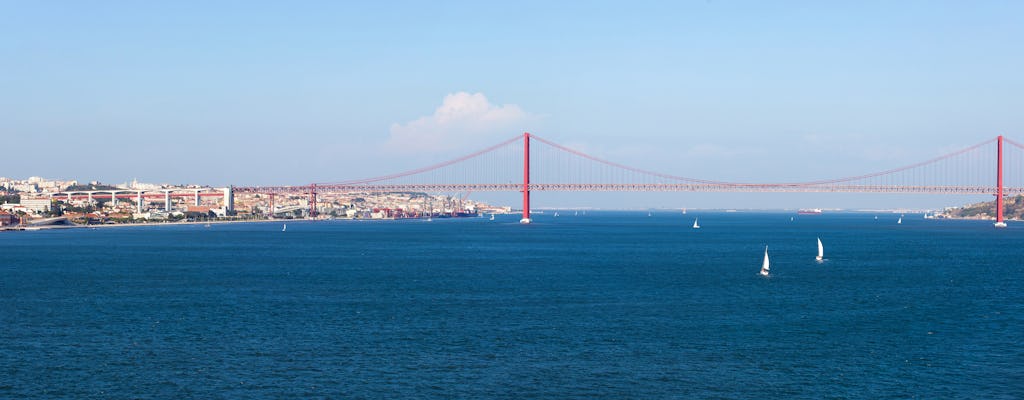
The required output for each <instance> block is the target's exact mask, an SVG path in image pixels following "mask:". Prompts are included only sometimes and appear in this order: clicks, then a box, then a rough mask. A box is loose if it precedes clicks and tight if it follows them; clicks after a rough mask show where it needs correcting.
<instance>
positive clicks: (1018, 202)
mask: <svg viewBox="0 0 1024 400" xmlns="http://www.w3.org/2000/svg"><path fill="white" fill-rule="evenodd" d="M945 215H946V216H947V217H950V218H976V219H995V217H996V202H995V200H993V201H985V202H981V203H974V204H969V205H966V206H963V207H960V208H950V209H948V210H946V212H945ZM1003 216H1004V217H1005V218H1006V219H1024V196H1017V197H1007V198H1006V200H1005V201H1004V202H1003Z"/></svg>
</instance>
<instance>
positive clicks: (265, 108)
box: [0, 2, 1024, 208]
mask: <svg viewBox="0 0 1024 400" xmlns="http://www.w3.org/2000/svg"><path fill="white" fill-rule="evenodd" d="M8 8H9V9H10V10H11V11H12V15H16V16H18V17H19V18H12V21H11V23H10V24H7V26H6V27H4V28H0V29H2V30H4V31H6V32H4V33H5V34H4V35H2V36H3V38H0V52H2V53H3V54H4V59H5V60H8V63H7V65H6V68H8V69H9V72H10V73H6V74H3V77H0V84H2V86H4V87H5V88H7V89H8V90H5V91H4V92H5V94H3V95H0V105H2V106H3V107H4V108H5V109H6V110H9V112H10V118H5V122H3V123H2V124H3V127H4V130H5V131H8V132H10V133H11V137H14V138H17V139H16V140H17V142H16V143H17V144H18V148H19V149H20V150H19V151H15V152H12V154H11V155H10V156H9V157H7V163H5V173H4V175H6V176H17V177H28V176H47V177H51V178H62V179H78V180H80V181H90V180H100V181H104V182H123V181H128V180H131V179H132V178H136V177H137V178H139V179H143V180H146V181H152V182H194V183H200V184H207V185H212V186H227V185H281V184H286V185H301V184H308V183H311V182H330V181H340V180H346V179H357V178H365V177H370V176H379V175H384V174H388V173H393V172H398V171H403V170H407V169H411V168H415V167H420V166H423V165H426V164H432V163H434V162H437V161H442V160H446V159H450V158H453V157H455V156H458V155H462V154H465V153H468V152H470V151H473V150H476V149H477V148H479V147H482V146H485V145H489V144H492V143H494V142H497V141H500V140H502V139H505V138H508V137H512V136H515V135H517V134H521V133H522V132H525V131H529V132H532V133H536V134H538V135H541V136H543V137H546V138H549V139H551V140H554V141H557V142H559V143H563V144H565V145H568V146H570V147H573V148H578V149H580V150H584V151H586V152H588V153H590V154H594V155H597V156H600V157H602V158H606V159H609V160H614V161H616V162H621V163H623V164H627V165H631V166H636V167H640V168H645V169H650V170H656V171H660V172H665V173H673V174H677V175H684V176H693V177H698V178H705V179H719V180H728V181H761V182H764V181H779V180H784V181H800V180H811V179H823V178H833V177H840V176H849V175H856V174H860V173H866V172H873V171H877V170H885V169H888V168H893V167H898V166H901V165H905V164H909V163H913V162H917V161H921V160H924V159H928V158H930V157H933V156H936V155H939V154H943V153H945V152H948V151H950V150H954V149H957V148H960V147H965V146H968V145H971V144H974V143H977V142H979V141H982V140H986V139H989V138H991V137H994V136H995V135H998V134H1004V135H1007V136H1008V137H1011V138H1014V137H1021V138H1022V139H1024V130H1022V129H1021V127H1022V126H1021V125H1022V124H1021V121H1020V120H1019V118H1017V117H1016V116H1015V110H1017V109H1019V108H1020V106H1021V104H1020V100H1019V98H1018V97H1017V96H1015V93H1016V92H1018V91H1019V90H1020V89H1021V86H1022V84H1021V81H1020V80H1019V79H1018V78H1016V76H1015V72H1016V71H1018V70H1020V69H1021V67H1022V66H1024V63H1022V56H1021V55H1020V53H1019V52H1018V51H1015V49H1016V43H1018V42H1019V40H1020V39H1021V38H1024V35H1022V33H1024V30H1022V28H1021V27H1020V26H1019V24H1017V23H1016V21H1014V17H1013V16H1014V15H1019V11H1021V8H1022V6H1021V5H1019V4H1017V3H1011V2H987V3H979V4H964V3H955V2H928V3H924V2H919V3H912V2H907V3H896V4H889V3H881V2H878V3H861V4H856V5H854V4H849V5H837V4H805V3H793V2H784V3H776V4H760V3H755V2H700V3H687V4H659V3H642V4H640V5H629V6H626V5H624V4H615V3H599V4H594V5H591V6H590V8H587V9H582V8H580V7H576V6H573V5H571V4H565V5H557V4H555V5H552V4H545V3H520V4H516V5H480V4H472V3H444V4H441V5H421V4H415V3H408V4H401V5H400V6H394V5H370V4H355V5H351V4H333V3H326V2H325V3H305V4H302V5H278V4H272V3H246V4H245V5H244V6H242V7H237V6H233V5H228V4H220V5H211V4H203V3H189V2H183V3H175V4H131V3H106V4H104V5H102V6H97V5H86V4H76V3H64V4H57V3H48V4H18V5H16V6H11V7H8ZM41 154H43V155H46V160H47V162H46V163H41V162H39V160H40V159H41V158H40V155H41ZM481 196H485V197H486V198H485V199H486V200H492V199H491V198H490V196H491V195H490V194H488V195H481ZM495 196H496V197H497V200H499V201H502V202H504V203H507V204H512V205H514V204H516V200H515V194H514V193H509V194H499V195H495ZM961 199H962V200H961ZM972 200H973V199H972V198H970V197H966V198H965V197H964V196H959V197H951V198H943V197H941V196H931V195H928V196H924V195H914V196H888V195H870V196H853V195H841V194H825V195H803V194H802V195H798V196H795V195H779V194H769V195H742V196H737V195H735V194H688V193H674V194H668V195H650V194H606V193H601V194H597V195H593V196H590V197H580V196H577V195H571V194H567V195H554V194H542V193H538V194H536V201H537V202H538V204H537V206H541V207H543V206H569V205H580V206H598V207H606V208H613V207H621V208H640V207H646V206H652V207H663V206H668V205H671V204H678V205H679V206H690V207H710V206H714V205H719V206H721V207H727V208H732V207H744V206H745V207H759V208H761V207H767V208H775V207H806V206H818V205H820V206H825V207H854V206H857V205H861V206H865V207H872V206H882V205H887V206H892V207H900V206H922V207H936V206H945V205H956V204H959V203H963V202H969V201H972Z"/></svg>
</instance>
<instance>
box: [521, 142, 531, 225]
mask: <svg viewBox="0 0 1024 400" xmlns="http://www.w3.org/2000/svg"><path fill="white" fill-rule="evenodd" d="M530 222H532V221H531V220H530V132H524V133H523V219H521V220H519V223H520V224H528V223H530Z"/></svg>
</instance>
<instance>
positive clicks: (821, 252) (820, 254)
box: [814, 238, 825, 262]
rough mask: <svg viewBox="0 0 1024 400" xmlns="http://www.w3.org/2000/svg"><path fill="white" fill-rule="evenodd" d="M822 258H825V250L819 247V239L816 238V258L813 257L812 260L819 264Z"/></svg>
mask: <svg viewBox="0 0 1024 400" xmlns="http://www.w3.org/2000/svg"><path fill="white" fill-rule="evenodd" d="M823 257H825V248H824V247H822V245H821V238H818V256H817V257H814V259H815V260H818V262H821V260H822V258H823Z"/></svg>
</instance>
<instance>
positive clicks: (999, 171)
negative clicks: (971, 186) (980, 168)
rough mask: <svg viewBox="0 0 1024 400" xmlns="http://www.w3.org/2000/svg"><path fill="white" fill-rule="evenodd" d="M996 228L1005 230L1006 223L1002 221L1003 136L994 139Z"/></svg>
mask: <svg viewBox="0 0 1024 400" xmlns="http://www.w3.org/2000/svg"><path fill="white" fill-rule="evenodd" d="M996 143H998V144H997V146H996V151H998V152H999V153H998V155H997V156H996V223H995V227H996V228H1005V227H1006V222H1004V221H1003V135H999V137H998V138H997V139H996Z"/></svg>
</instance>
